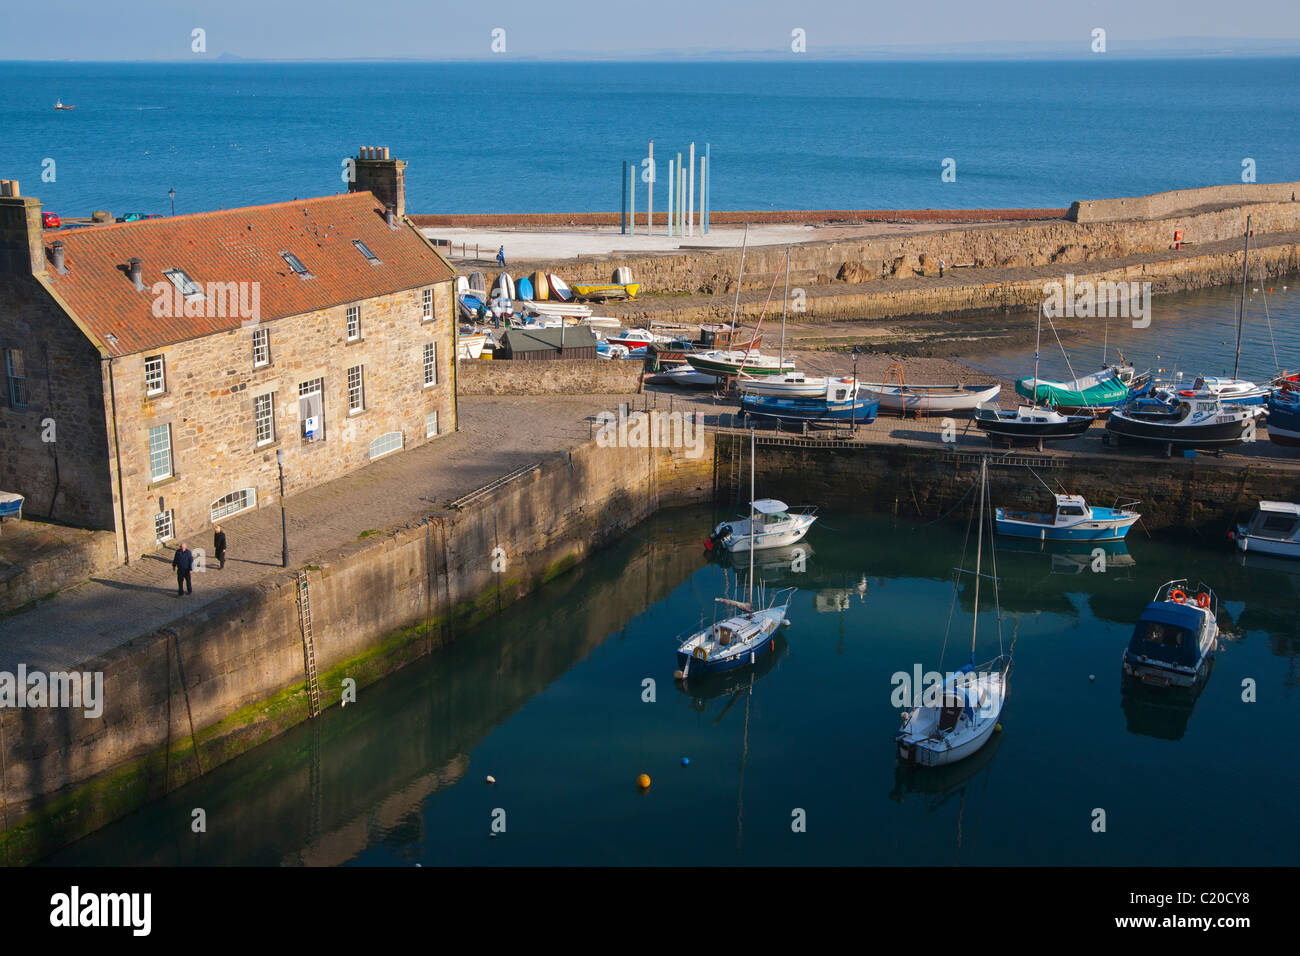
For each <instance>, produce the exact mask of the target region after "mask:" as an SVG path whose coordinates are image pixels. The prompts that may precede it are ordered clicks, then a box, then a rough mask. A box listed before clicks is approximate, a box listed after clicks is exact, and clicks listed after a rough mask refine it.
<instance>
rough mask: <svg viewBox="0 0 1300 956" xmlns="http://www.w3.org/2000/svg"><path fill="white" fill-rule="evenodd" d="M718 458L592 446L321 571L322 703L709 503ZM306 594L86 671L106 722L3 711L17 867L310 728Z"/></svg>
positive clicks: (211, 614)
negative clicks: (675, 515) (634, 529)
mask: <svg viewBox="0 0 1300 956" xmlns="http://www.w3.org/2000/svg"><path fill="white" fill-rule="evenodd" d="M701 452H702V453H701V454H700V455H698V456H697V457H694V458H692V457H690V455H689V454H688V452H687V451H686V450H672V449H653V448H650V449H646V448H601V447H599V446H598V445H597V444H596V443H595V442H594V441H593V442H587V443H586V444H584V445H583V446H581V447H580V448H578V449H576V450H575V451H574V452H572V453H571V454H562V455H559V456H556V457H554V458H552V459H551V460H549V461H548V462H546V463H544V464H542V465H540V466H539V467H538V468H536V469H534V470H533V471H531V472H529V473H527V474H525V475H523V476H522V477H520V478H518V479H516V480H514V481H513V482H511V483H509V484H507V485H506V486H504V487H503V488H500V489H498V490H497V491H495V492H493V493H492V494H491V495H489V496H487V497H485V498H483V499H481V500H479V501H477V502H476V503H475V504H472V505H467V506H465V507H464V508H463V509H462V510H459V511H452V512H446V513H442V514H438V515H432V516H430V518H429V519H428V520H426V521H425V522H423V523H420V524H413V525H407V526H404V527H400V528H391V529H388V530H387V531H386V532H385V533H384V534H383V535H381V536H370V537H367V538H365V539H363V540H359V541H356V542H352V543H351V544H349V545H348V546H346V547H344V548H340V549H339V550H338V551H336V552H334V553H332V554H330V555H329V556H327V557H326V558H325V559H323V560H322V561H321V564H320V565H319V566H318V567H310V568H307V569H305V570H306V573H307V579H308V582H309V594H310V598H311V605H312V615H313V619H314V632H315V651H316V661H317V667H318V671H319V674H320V692H321V698H322V705H323V706H331V705H333V704H334V703H337V702H338V701H339V700H340V698H341V693H342V688H343V686H344V685H343V681H344V680H345V679H346V678H351V679H352V680H354V681H355V682H356V684H357V686H359V687H364V686H365V685H366V684H369V683H371V682H372V681H374V680H377V679H378V678H380V677H382V676H383V675H384V674H387V673H390V672H392V671H394V670H396V669H398V668H400V667H402V666H403V665H404V664H406V663H408V662H409V661H411V660H414V659H415V658H417V657H419V656H421V655H423V654H426V653H428V652H429V651H430V650H432V649H433V648H435V647H438V646H440V645H441V644H443V643H445V642H447V641H449V640H452V639H454V638H455V636H456V635H457V634H458V633H460V632H461V631H463V630H464V629H465V628H466V627H468V626H470V625H472V624H474V623H476V622H478V621H481V620H483V619H485V618H486V617H488V616H490V615H492V614H495V613H497V612H498V611H499V610H501V609H502V608H503V607H505V606H506V605H508V604H510V603H511V602H513V601H515V600H517V599H518V598H519V597H520V596H522V595H523V594H525V593H527V592H528V591H529V590H531V589H532V588H534V587H536V586H538V585H539V584H541V583H543V582H546V581H549V580H551V579H552V578H554V577H556V576H558V575H560V574H562V573H564V572H565V571H566V570H568V569H569V568H570V567H572V566H574V565H575V564H577V563H578V562H580V561H582V560H584V559H585V558H586V557H587V556H588V555H589V554H590V553H591V552H592V551H593V550H595V549H598V548H600V547H602V546H604V545H606V544H607V543H609V542H610V541H612V540H614V539H616V538H617V537H619V536H621V535H623V534H624V533H625V531H624V529H625V528H626V527H628V526H631V525H633V524H635V523H636V522H637V521H640V520H641V519H643V518H644V517H646V516H647V515H649V514H650V513H652V512H653V511H654V510H655V509H657V508H658V507H660V506H666V505H674V504H687V503H690V502H693V501H701V500H707V499H708V498H709V497H710V496H711V494H712V482H713V465H714V463H713V454H712V450H711V448H710V447H709V446H708V443H707V442H706V443H705V444H704V446H703V448H702V449H701ZM497 548H500V549H501V550H500V551H499V552H496V551H495V549H497ZM497 556H499V557H500V559H501V560H500V561H497V562H496V563H495V565H494V558H495V557H497ZM296 594H297V579H296V577H295V572H293V571H286V572H283V573H281V574H278V575H276V576H274V577H272V578H271V579H268V580H267V582H266V583H264V584H261V585H259V586H257V587H255V588H253V589H252V590H251V591H250V592H248V593H243V594H239V595H232V596H229V597H227V598H224V599H223V600H221V601H219V602H216V603H214V604H212V605H208V606H207V607H204V608H203V609H201V610H199V611H196V612H195V613H193V614H190V615H187V616H186V617H185V618H183V619H181V620H180V621H178V622H177V623H176V624H175V625H174V627H172V628H167V629H164V630H162V631H160V632H158V633H155V634H150V635H145V636H142V637H141V638H140V639H138V640H136V641H133V642H131V643H130V644H126V645H123V646H121V647H118V648H117V649H115V650H114V651H112V652H110V653H109V654H106V655H104V656H103V657H101V658H97V659H95V660H92V661H87V662H84V663H83V664H82V665H80V666H81V669H83V670H86V671H91V672H93V671H102V672H103V673H104V682H105V696H106V700H107V704H106V707H105V712H104V714H103V716H102V717H100V718H98V719H91V718H87V717H85V716H84V715H83V714H82V712H81V711H79V710H75V711H69V710H63V709H54V708H42V709H39V710H35V709H22V710H19V709H4V710H0V768H2V769H3V773H2V774H0V859H3V860H4V862H6V863H10V864H12V863H20V862H27V861H30V860H32V859H35V858H38V857H39V856H41V855H43V854H45V853H48V852H49V851H51V850H52V849H54V848H55V847H57V846H59V845H62V844H63V843H66V842H68V841H70V840H72V839H76V838H77V837H79V836H81V835H83V834H85V833H87V832H89V831H91V830H93V829H95V828H97V827H99V826H102V825H104V824H105V823H107V822H109V821H111V820H113V819H115V818H117V817H119V816H121V815H123V814H125V813H127V812H130V811H132V810H134V809H137V808H139V807H140V806H143V805H144V804H145V803H147V802H149V801H151V800H154V799H157V798H158V797H160V796H162V795H163V794H165V793H167V792H168V791H170V790H173V789H175V788H177V787H179V786H181V785H182V784H184V783H185V782H187V781H189V780H191V779H194V778H195V777H196V776H197V775H199V774H200V773H204V772H207V771H209V770H211V769H212V768H213V767H214V766H216V765H218V764H220V763H222V762H224V761H226V760H229V759H231V758H233V757H235V756H237V755H239V754H240V753H243V752H245V751H247V750H249V749H251V748H252V747H254V746H256V745H257V744H259V743H261V742H263V741H265V740H267V739H268V738H270V737H271V736H274V735H276V734H279V733H281V732H283V731H284V730H286V729H287V728H288V727H290V726H292V725H294V724H296V723H299V722H301V721H302V720H304V719H306V716H307V698H306V694H305V690H304V665H303V643H302V638H301V631H300V628H299V623H298V615H297V608H296V604H295V598H296Z"/></svg>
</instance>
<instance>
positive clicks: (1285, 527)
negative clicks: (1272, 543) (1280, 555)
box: [1259, 514, 1300, 535]
mask: <svg viewBox="0 0 1300 956" xmlns="http://www.w3.org/2000/svg"><path fill="white" fill-rule="evenodd" d="M1297 521H1300V519H1297V518H1295V517H1294V516H1293V515H1272V514H1271V515H1266V516H1265V517H1264V520H1263V522H1261V524H1260V529H1259V530H1260V531H1261V532H1266V533H1268V534H1277V535H1288V534H1290V533H1291V532H1292V531H1294V530H1295V526H1296V523H1297Z"/></svg>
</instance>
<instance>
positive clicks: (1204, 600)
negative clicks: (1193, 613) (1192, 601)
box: [1196, 591, 1210, 608]
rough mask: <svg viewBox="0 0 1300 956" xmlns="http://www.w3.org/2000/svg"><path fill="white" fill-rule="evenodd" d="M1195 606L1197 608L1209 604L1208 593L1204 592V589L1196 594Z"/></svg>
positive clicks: (1205, 606)
mask: <svg viewBox="0 0 1300 956" xmlns="http://www.w3.org/2000/svg"><path fill="white" fill-rule="evenodd" d="M1196 606H1197V607H1199V608H1207V607H1209V606H1210V596H1209V595H1208V594H1206V593H1205V592H1204V591H1202V592H1201V593H1200V594H1198V595H1196Z"/></svg>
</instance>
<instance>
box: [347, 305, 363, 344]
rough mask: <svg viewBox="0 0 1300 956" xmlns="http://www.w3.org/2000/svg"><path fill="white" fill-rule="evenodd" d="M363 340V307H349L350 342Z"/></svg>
mask: <svg viewBox="0 0 1300 956" xmlns="http://www.w3.org/2000/svg"><path fill="white" fill-rule="evenodd" d="M359 338H361V306H359V305H350V306H348V341H349V342H355V341H356V340H357V339H359Z"/></svg>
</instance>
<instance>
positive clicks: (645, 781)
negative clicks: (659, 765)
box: [636, 773, 650, 790]
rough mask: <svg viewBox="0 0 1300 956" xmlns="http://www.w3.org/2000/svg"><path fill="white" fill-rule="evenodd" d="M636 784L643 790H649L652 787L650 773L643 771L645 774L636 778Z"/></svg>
mask: <svg viewBox="0 0 1300 956" xmlns="http://www.w3.org/2000/svg"><path fill="white" fill-rule="evenodd" d="M636 785H637V786H638V787H640V788H641V789H642V790H649V789H650V774H648V773H643V774H641V776H639V777H637V778H636Z"/></svg>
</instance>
